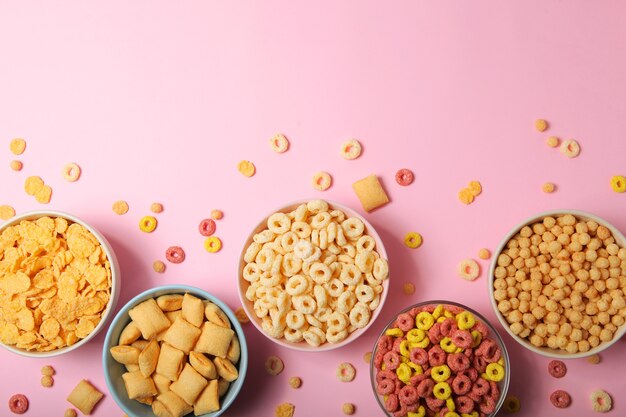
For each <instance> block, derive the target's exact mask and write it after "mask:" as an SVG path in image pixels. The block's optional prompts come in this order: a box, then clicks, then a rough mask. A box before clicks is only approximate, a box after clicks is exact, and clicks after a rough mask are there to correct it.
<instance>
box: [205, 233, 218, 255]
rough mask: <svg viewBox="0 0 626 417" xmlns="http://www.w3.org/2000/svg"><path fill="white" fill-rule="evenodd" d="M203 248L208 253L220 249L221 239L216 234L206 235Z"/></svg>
mask: <svg viewBox="0 0 626 417" xmlns="http://www.w3.org/2000/svg"><path fill="white" fill-rule="evenodd" d="M204 249H205V250H206V251H207V252H210V253H215V252H219V251H220V249H222V241H221V239H220V238H219V237H217V236H211V237H207V238H206V240H205V241H204Z"/></svg>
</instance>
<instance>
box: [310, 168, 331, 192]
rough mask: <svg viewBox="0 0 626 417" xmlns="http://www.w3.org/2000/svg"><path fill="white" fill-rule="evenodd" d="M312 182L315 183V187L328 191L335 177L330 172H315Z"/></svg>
mask: <svg viewBox="0 0 626 417" xmlns="http://www.w3.org/2000/svg"><path fill="white" fill-rule="evenodd" d="M311 184H313V188H315V189H316V190H318V191H326V190H328V189H329V188H330V186H331V185H332V184H333V178H332V177H331V176H330V174H329V173H328V172H325V171H319V172H316V173H315V174H313V179H312V180H311Z"/></svg>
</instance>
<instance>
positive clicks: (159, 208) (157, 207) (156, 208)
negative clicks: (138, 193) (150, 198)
mask: <svg viewBox="0 0 626 417" xmlns="http://www.w3.org/2000/svg"><path fill="white" fill-rule="evenodd" d="M150 211H151V212H153V213H157V214H158V213H162V212H163V204H161V203H152V204H150Z"/></svg>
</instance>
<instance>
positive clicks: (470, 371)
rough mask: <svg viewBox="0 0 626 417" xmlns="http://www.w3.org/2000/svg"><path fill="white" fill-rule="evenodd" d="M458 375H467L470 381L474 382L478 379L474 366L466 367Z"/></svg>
mask: <svg viewBox="0 0 626 417" xmlns="http://www.w3.org/2000/svg"><path fill="white" fill-rule="evenodd" d="M459 375H465V376H467V377H468V378H469V379H470V381H472V382H475V381H476V380H477V379H478V371H477V370H476V369H475V368H468V369H466V370H464V371H463V372H459Z"/></svg>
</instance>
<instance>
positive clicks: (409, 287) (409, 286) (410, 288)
mask: <svg viewBox="0 0 626 417" xmlns="http://www.w3.org/2000/svg"><path fill="white" fill-rule="evenodd" d="M402 292H404V293H405V294H406V295H411V294H414V293H415V284H413V283H412V282H405V283H404V285H403V286H402Z"/></svg>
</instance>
